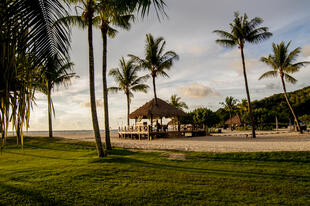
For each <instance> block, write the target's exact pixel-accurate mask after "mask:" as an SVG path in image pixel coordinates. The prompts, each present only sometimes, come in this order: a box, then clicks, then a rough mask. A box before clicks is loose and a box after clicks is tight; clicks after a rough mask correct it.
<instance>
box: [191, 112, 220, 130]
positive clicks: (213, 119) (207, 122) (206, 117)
mask: <svg viewBox="0 0 310 206" xmlns="http://www.w3.org/2000/svg"><path fill="white" fill-rule="evenodd" d="M192 113H193V122H194V124H197V125H203V126H207V127H212V126H215V125H216V124H217V123H219V117H218V116H217V115H216V113H215V112H213V111H211V110H210V109H207V108H198V109H195V110H194V111H193V112H192Z"/></svg>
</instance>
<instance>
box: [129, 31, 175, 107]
mask: <svg viewBox="0 0 310 206" xmlns="http://www.w3.org/2000/svg"><path fill="white" fill-rule="evenodd" d="M165 45H166V41H165V40H164V38H163V37H159V38H156V39H154V37H153V36H152V34H147V35H146V44H145V59H142V58H139V57H137V56H135V55H132V54H130V55H129V56H130V57H131V58H133V59H134V60H135V61H136V62H137V63H138V64H139V65H140V66H141V67H142V68H144V69H147V70H148V71H149V72H150V76H151V77H152V81H153V91H154V98H155V102H156V104H157V95H156V83H155V79H156V77H158V76H163V77H169V76H168V74H167V73H166V70H169V69H170V68H171V67H172V66H173V63H174V61H175V60H178V59H179V56H178V55H177V54H176V53H175V52H174V51H167V52H164V50H165Z"/></svg>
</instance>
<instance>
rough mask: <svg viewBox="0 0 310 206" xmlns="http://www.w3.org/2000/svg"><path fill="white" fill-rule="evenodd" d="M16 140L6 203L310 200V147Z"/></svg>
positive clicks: (2, 178) (4, 158) (4, 187)
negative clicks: (175, 149) (102, 146)
mask: <svg viewBox="0 0 310 206" xmlns="http://www.w3.org/2000/svg"><path fill="white" fill-rule="evenodd" d="M184 154H185V155H186V160H185V161H181V160H169V159H168V157H167V152H164V153H163V152H147V153H145V152H142V151H138V152H133V151H129V150H125V149H115V150H113V151H111V152H110V155H109V157H107V158H105V159H98V158H96V150H95V147H94V145H93V144H92V143H85V142H76V141H69V140H63V139H55V140H50V139H48V138H25V146H24V150H21V149H19V148H17V146H16V145H15V140H14V139H12V140H8V146H7V147H6V148H5V150H4V151H3V153H2V155H1V156H0V205H249V204H250V205H266V204H279V205H310V192H309V191H310V152H272V153H225V154H219V153H194V152H184Z"/></svg>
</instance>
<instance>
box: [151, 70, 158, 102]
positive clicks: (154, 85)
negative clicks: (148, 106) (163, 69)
mask: <svg viewBox="0 0 310 206" xmlns="http://www.w3.org/2000/svg"><path fill="white" fill-rule="evenodd" d="M152 78H153V91H154V98H155V104H157V95H156V84H155V76H154V75H152Z"/></svg>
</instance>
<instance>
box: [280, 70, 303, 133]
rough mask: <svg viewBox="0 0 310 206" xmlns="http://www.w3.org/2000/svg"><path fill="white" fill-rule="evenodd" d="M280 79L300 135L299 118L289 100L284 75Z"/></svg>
mask: <svg viewBox="0 0 310 206" xmlns="http://www.w3.org/2000/svg"><path fill="white" fill-rule="evenodd" d="M280 77H281V82H282V86H283V91H284V96H285V99H286V102H287V104H288V107H289V108H290V110H291V112H292V115H293V117H294V121H295V124H296V126H297V129H298V130H299V132H300V134H302V130H301V128H300V124H299V121H298V118H297V116H296V114H295V112H294V109H293V107H292V105H291V103H290V101H289V99H288V96H287V92H286V86H285V82H284V79H283V74H280Z"/></svg>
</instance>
